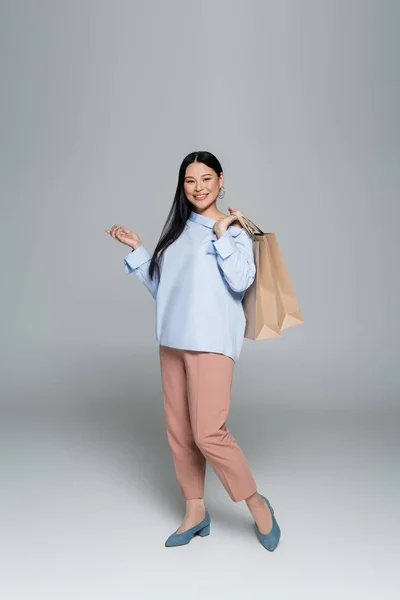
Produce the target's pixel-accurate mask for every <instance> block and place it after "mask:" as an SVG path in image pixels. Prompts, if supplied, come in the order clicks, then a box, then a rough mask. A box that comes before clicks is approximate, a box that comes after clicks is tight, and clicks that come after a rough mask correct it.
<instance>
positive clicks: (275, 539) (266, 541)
mask: <svg viewBox="0 0 400 600" xmlns="http://www.w3.org/2000/svg"><path fill="white" fill-rule="evenodd" d="M260 496H261V497H262V498H264V500H265V502H266V503H267V504H268V507H269V510H270V511H271V516H272V528H271V531H270V532H269V533H261V531H260V530H259V529H258V526H257V523H256V522H254V525H255V526H256V531H257V535H258V539H259V540H260V542H261V543H262V545H263V546H264V548H266V549H267V550H269V551H270V552H273V551H274V550H275V548H276V547H277V545H278V544H279V540H280V537H281V530H280V528H279V525H278V523H277V522H276V519H275V515H274V509H273V508H272V506H271V505H270V503H269V502H268V500H267V498H266V497H265V496H263V495H262V494H260Z"/></svg>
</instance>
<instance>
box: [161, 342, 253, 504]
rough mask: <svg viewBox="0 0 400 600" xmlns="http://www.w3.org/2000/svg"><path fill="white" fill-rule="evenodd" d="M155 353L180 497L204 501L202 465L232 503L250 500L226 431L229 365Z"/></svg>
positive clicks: (197, 355) (189, 353) (242, 466)
mask: <svg viewBox="0 0 400 600" xmlns="http://www.w3.org/2000/svg"><path fill="white" fill-rule="evenodd" d="M159 353H160V367H161V380H162V388H163V396H164V409H165V421H166V426H167V437H168V442H169V445H170V447H171V451H172V457H173V461H174V467H175V473H176V477H177V479H178V483H179V486H180V488H181V491H182V494H183V496H184V497H185V499H186V500H191V499H192V498H203V496H204V478H205V472H206V462H207V461H208V462H209V463H210V465H211V466H212V468H213V469H214V471H215V473H216V474H217V476H218V477H219V479H220V481H221V483H222V485H223V486H224V487H225V489H226V491H227V492H228V494H229V496H230V497H231V499H232V500H233V501H234V502H239V501H240V500H243V499H244V498H247V497H248V496H251V495H252V494H254V493H255V492H256V491H257V487H256V483H255V481H254V479H253V476H252V474H251V471H250V468H249V465H248V463H247V461H246V458H245V456H244V454H243V452H242V450H241V449H240V448H239V446H238V445H237V443H236V440H235V438H234V437H233V436H232V434H231V433H230V432H229V431H228V429H227V428H226V425H225V422H226V419H227V417H228V411H229V404H230V391H231V385H232V375H233V367H234V364H235V363H234V361H233V360H232V359H231V358H230V357H229V356H225V355H224V354H218V353H215V352H199V351H195V350H181V349H177V348H170V347H168V346H162V345H160V348H159Z"/></svg>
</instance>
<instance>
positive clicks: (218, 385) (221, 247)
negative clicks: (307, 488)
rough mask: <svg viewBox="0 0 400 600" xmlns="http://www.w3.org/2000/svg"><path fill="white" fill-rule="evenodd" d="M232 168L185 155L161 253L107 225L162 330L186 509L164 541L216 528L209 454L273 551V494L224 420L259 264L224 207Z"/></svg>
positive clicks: (205, 155)
mask: <svg viewBox="0 0 400 600" xmlns="http://www.w3.org/2000/svg"><path fill="white" fill-rule="evenodd" d="M223 182H224V174H223V171H222V167H221V164H220V162H219V161H218V159H217V158H216V157H215V156H214V155H213V154H211V153H210V152H193V153H191V154H189V155H188V156H186V158H185V159H184V160H183V162H182V164H181V166H180V169H179V177H178V186H177V189H176V192H175V198H174V201H173V203H172V207H171V209H170V211H169V214H168V217H167V220H166V223H165V225H164V228H163V230H162V232H161V236H160V239H159V241H158V243H157V246H156V248H155V250H154V253H153V256H152V257H151V256H150V254H149V253H148V252H147V250H146V248H144V246H143V245H142V244H141V241H140V238H139V236H138V235H137V234H136V233H134V232H133V231H130V230H129V229H127V228H125V227H119V226H118V225H114V226H113V227H112V228H111V230H106V231H107V233H109V234H110V235H111V236H112V237H114V238H115V239H117V240H119V241H120V242H122V243H124V244H127V245H128V246H131V247H132V248H133V251H132V252H130V253H129V254H128V255H127V256H125V259H124V266H125V272H126V274H128V275H130V274H131V273H135V274H136V276H137V277H138V279H139V280H140V281H141V282H142V283H143V284H144V285H145V286H146V288H147V289H148V290H149V292H150V293H151V295H152V296H153V298H154V299H155V301H156V338H157V342H158V343H159V357H160V368H161V376H162V387H163V395H164V409H165V418H166V425H167V436H168V441H169V444H170V447H171V451H172V456H173V460H174V466H175V472H176V476H177V479H178V483H179V486H180V489H181V491H182V494H183V496H184V497H185V499H186V515H185V518H184V520H183V522H182V524H181V526H180V527H179V529H177V530H176V531H175V532H174V533H172V534H171V535H170V536H169V537H168V539H167V541H166V543H165V545H166V546H177V545H182V544H187V543H188V542H189V541H190V539H191V538H192V537H193V536H194V535H195V534H199V535H200V536H202V537H203V536H205V535H208V533H209V532H210V515H209V513H208V511H206V509H205V505H204V501H203V496H204V478H205V468H206V461H207V460H208V461H209V463H210V464H211V466H212V467H213V469H214V470H215V472H216V474H217V475H218V477H219V479H220V481H221V483H222V485H223V486H224V487H225V489H226V491H227V493H228V494H229V496H230V498H231V499H232V500H233V501H234V502H239V501H241V500H246V503H247V506H248V508H249V510H250V512H251V514H252V515H253V517H254V520H255V523H256V527H257V534H258V538H259V540H260V541H261V543H262V544H263V546H264V547H265V548H267V549H268V550H271V551H272V550H274V549H275V548H276V546H277V544H278V542H279V537H280V530H279V527H278V524H277V523H276V521H275V518H274V516H273V511H272V508H270V505H269V503H268V500H267V499H266V498H265V497H264V496H262V495H261V494H259V493H258V492H257V487H256V483H255V481H254V478H253V475H252V473H251V471H250V468H249V465H248V463H247V461H246V458H245V456H244V454H243V452H242V451H241V449H240V448H239V447H238V445H237V443H236V440H235V438H234V437H233V436H232V434H231V433H230V432H229V431H228V429H227V427H226V419H227V417H228V412H229V405H230V390H231V385H232V376H233V369H234V364H235V362H236V361H237V360H238V358H239V356H240V353H241V349H242V344H243V338H244V331H245V326H246V318H245V314H244V310H243V305H242V299H243V297H244V294H245V292H246V290H247V289H248V288H249V287H250V285H251V284H252V283H253V281H254V278H255V273H256V267H255V263H254V255H253V242H252V239H251V237H250V236H249V234H248V233H247V231H246V230H245V229H243V228H241V226H240V223H239V222H238V220H237V215H236V214H235V209H234V208H233V207H231V206H230V207H228V209H229V212H230V214H229V215H226V214H224V213H222V212H221V211H219V210H218V208H217V206H216V202H217V199H218V198H219V197H221V195H222V193H223V192H222V190H223Z"/></svg>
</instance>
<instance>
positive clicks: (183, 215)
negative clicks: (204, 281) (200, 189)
mask: <svg viewBox="0 0 400 600" xmlns="http://www.w3.org/2000/svg"><path fill="white" fill-rule="evenodd" d="M194 162H200V163H204V164H205V165H207V167H210V169H213V170H214V171H215V172H216V174H217V176H218V177H220V175H221V173H222V167H221V163H220V162H219V160H218V158H217V157H216V156H214V154H211V152H207V151H205V150H203V151H200V150H199V151H198V152H191V153H190V154H188V155H187V156H185V158H184V159H183V161H182V163H181V166H180V167H179V175H178V185H177V187H176V192H175V197H174V201H173V203H172V206H171V208H170V211H169V213H168V216H167V220H166V221H165V224H164V227H163V229H162V231H161V235H160V239H159V240H158V243H157V246H156V247H155V249H154V252H153V256H152V257H151V261H150V267H149V275H150V278H151V279H153V274H154V269H155V267H156V266H157V270H158V276H160V267H159V264H160V260H161V256H162V254H163V252H164V251H165V250H166V249H167V248H168V246H169V245H170V244H172V242H174V241H175V240H176V239H178V237H179V236H180V235H181V233H182V231H183V230H184V228H185V223H186V221H187V219H188V217H189V215H190V213H191V212H192V209H193V205H192V204H191V203H190V202H189V200H188V199H187V198H186V195H185V192H184V190H183V182H184V179H185V173H186V168H187V167H188V166H189V165H191V164H192V163H194Z"/></svg>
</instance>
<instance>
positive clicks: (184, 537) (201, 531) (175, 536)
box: [165, 510, 211, 546]
mask: <svg viewBox="0 0 400 600" xmlns="http://www.w3.org/2000/svg"><path fill="white" fill-rule="evenodd" d="M210 523H211V519H210V515H209V513H208V511H207V510H206V516H205V517H204V519H203V520H202V521H200V523H197V525H194V527H191V528H190V529H187V530H186V531H183V532H182V533H176V531H178V529H179V527H178V529H177V530H176V531H174V533H171V535H170V536H169V538H168V539H167V541H166V542H165V545H166V546H183V545H184V544H188V543H189V542H190V540H191V539H192V537H193V536H194V535H199V536H200V537H205V536H206V535H209V534H210Z"/></svg>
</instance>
